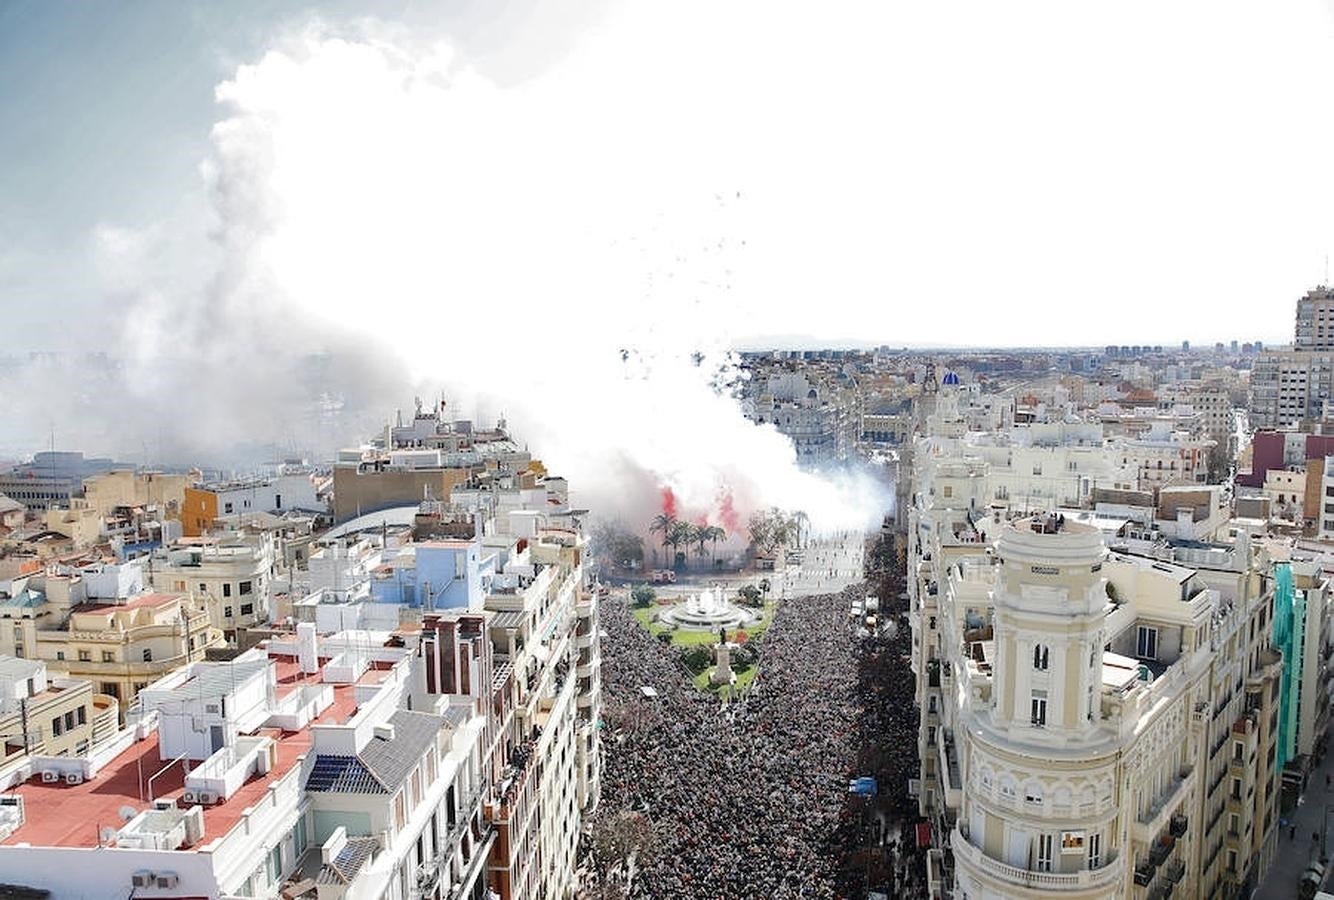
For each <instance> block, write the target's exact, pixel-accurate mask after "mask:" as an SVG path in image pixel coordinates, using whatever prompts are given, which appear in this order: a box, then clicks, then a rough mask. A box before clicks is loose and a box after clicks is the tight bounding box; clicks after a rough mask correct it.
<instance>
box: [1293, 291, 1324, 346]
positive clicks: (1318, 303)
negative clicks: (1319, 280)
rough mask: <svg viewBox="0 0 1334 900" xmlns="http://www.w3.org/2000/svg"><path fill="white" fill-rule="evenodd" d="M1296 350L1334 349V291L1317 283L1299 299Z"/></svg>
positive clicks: (1295, 330)
mask: <svg viewBox="0 0 1334 900" xmlns="http://www.w3.org/2000/svg"><path fill="white" fill-rule="evenodd" d="M1292 348H1293V349H1294V350H1334V291H1331V290H1330V289H1329V288H1328V287H1326V286H1325V285H1323V284H1320V285H1316V286H1315V287H1314V288H1312V289H1311V290H1309V291H1307V292H1306V296H1305V297H1302V298H1301V299H1300V300H1298V301H1297V324H1296V327H1295V328H1294V329H1293V338H1292Z"/></svg>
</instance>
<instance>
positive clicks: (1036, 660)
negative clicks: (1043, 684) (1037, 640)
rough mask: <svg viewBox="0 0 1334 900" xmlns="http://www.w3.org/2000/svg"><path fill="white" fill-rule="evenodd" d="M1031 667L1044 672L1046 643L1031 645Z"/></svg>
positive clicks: (1045, 666) (1045, 667)
mask: <svg viewBox="0 0 1334 900" xmlns="http://www.w3.org/2000/svg"><path fill="white" fill-rule="evenodd" d="M1033 668H1035V669H1037V670H1038V671H1039V672H1045V671H1047V645H1046V644H1034V645H1033Z"/></svg>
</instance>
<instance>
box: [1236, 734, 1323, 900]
mask: <svg viewBox="0 0 1334 900" xmlns="http://www.w3.org/2000/svg"><path fill="white" fill-rule="evenodd" d="M1326 776H1331V777H1334V754H1328V753H1327V754H1325V760H1324V762H1323V763H1322V764H1321V765H1320V766H1319V767H1318V768H1315V769H1313V770H1312V771H1311V780H1310V784H1309V786H1308V787H1307V789H1306V795H1305V796H1304V797H1303V798H1302V802H1301V804H1300V805H1299V806H1298V807H1297V808H1296V809H1294V810H1292V812H1290V813H1289V814H1288V816H1287V821H1288V825H1286V826H1280V829H1279V832H1280V833H1279V836H1278V851H1277V853H1276V854H1275V856H1274V862H1273V865H1271V866H1270V867H1269V872H1268V874H1267V875H1265V877H1264V878H1263V879H1262V880H1261V882H1260V886H1259V888H1258V889H1257V890H1256V891H1255V893H1254V894H1253V895H1252V896H1253V898H1254V900H1293V898H1295V897H1296V896H1297V884H1298V882H1299V881H1300V879H1301V877H1302V873H1303V872H1305V871H1306V867H1307V866H1308V865H1310V863H1311V861H1312V860H1313V859H1318V858H1319V857H1320V840H1319V839H1318V838H1315V839H1313V838H1314V836H1315V835H1323V833H1324V827H1325V821H1324V820H1325V816H1326V814H1327V813H1328V815H1329V817H1330V819H1331V822H1332V823H1334V790H1330V789H1327V788H1326V787H1325V777H1326ZM1292 826H1296V829H1297V832H1296V837H1295V838H1289V837H1288V835H1289V834H1290V833H1291V827H1292ZM1329 840H1330V847H1329V848H1328V849H1329V851H1330V853H1331V854H1334V834H1331V835H1330V836H1329Z"/></svg>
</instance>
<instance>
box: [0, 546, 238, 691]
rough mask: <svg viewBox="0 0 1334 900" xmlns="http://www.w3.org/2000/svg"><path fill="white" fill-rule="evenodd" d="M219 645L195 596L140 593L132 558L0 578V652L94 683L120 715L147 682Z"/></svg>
mask: <svg viewBox="0 0 1334 900" xmlns="http://www.w3.org/2000/svg"><path fill="white" fill-rule="evenodd" d="M222 645H223V635H222V632H221V631H220V630H219V629H217V628H215V627H213V625H212V624H211V622H210V620H209V615H208V612H207V611H206V610H205V609H204V607H203V606H202V605H201V604H200V603H199V602H198V601H196V600H194V599H192V598H191V597H190V596H188V595H184V594H174V593H154V592H150V591H145V590H144V586H143V578H142V570H141V569H140V568H139V566H138V565H136V564H133V563H126V564H119V565H107V564H90V565H87V566H84V567H82V568H75V567H68V566H66V567H50V568H48V569H46V570H43V571H41V572H39V573H36V574H32V575H25V576H21V577H19V578H15V579H12V580H10V581H8V582H0V654H4V655H8V656H16V657H19V658H21V659H31V660H41V661H42V662H44V663H45V664H46V666H47V667H48V668H49V670H50V671H51V673H52V674H53V675H59V676H61V677H63V678H71V679H82V680H86V681H89V682H92V684H93V688H94V690H95V691H96V692H97V693H99V694H103V695H106V696H108V697H111V698H112V699H114V700H116V701H117V702H118V703H119V704H120V714H121V716H122V717H123V716H124V714H125V708H126V707H127V706H128V704H129V703H130V702H131V701H132V700H133V699H134V698H135V696H137V694H138V693H139V691H140V690H142V689H143V688H144V687H146V686H147V685H148V684H149V683H151V682H153V681H156V680H157V679H158V678H161V677H162V676H164V675H166V674H168V673H169V672H171V671H173V670H174V669H176V668H178V667H179V666H182V665H185V664H188V663H190V662H193V661H198V660H202V659H203V658H204V654H205V653H206V651H207V650H208V649H209V648H211V647H221V646H222Z"/></svg>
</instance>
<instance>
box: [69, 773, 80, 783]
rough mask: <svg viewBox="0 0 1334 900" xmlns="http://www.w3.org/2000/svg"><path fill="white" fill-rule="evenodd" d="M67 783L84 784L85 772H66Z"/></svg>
mask: <svg viewBox="0 0 1334 900" xmlns="http://www.w3.org/2000/svg"><path fill="white" fill-rule="evenodd" d="M65 783H66V784H83V773H82V772H66V773H65Z"/></svg>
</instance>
